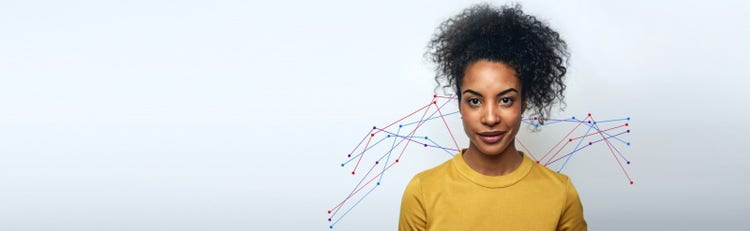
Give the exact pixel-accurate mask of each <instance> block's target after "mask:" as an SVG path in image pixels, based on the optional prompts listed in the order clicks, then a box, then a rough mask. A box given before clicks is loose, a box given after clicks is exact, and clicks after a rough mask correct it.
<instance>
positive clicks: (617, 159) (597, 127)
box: [591, 118, 633, 182]
mask: <svg viewBox="0 0 750 231" xmlns="http://www.w3.org/2000/svg"><path fill="white" fill-rule="evenodd" d="M591 120H594V118H591ZM594 126H596V129H597V130H599V125H597V124H594ZM599 135H600V136H602V139H603V140H604V142H606V143H607V147H608V148H609V152H611V153H612V157H614V158H615V160H616V161H617V164H618V165H620V169H622V173H624V174H625V177H627V178H628V181H629V182H633V179H630V175H628V172H627V171H625V167H623V166H622V163H621V162H620V159H619V158H617V155H615V151H614V150H612V144H610V143H609V140H608V139H607V138H605V137H604V135H602V134H601V133H599Z"/></svg>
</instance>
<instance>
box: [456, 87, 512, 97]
mask: <svg viewBox="0 0 750 231" xmlns="http://www.w3.org/2000/svg"><path fill="white" fill-rule="evenodd" d="M512 91H515V92H516V93H518V90H516V89H515V88H512V87H511V88H508V89H505V90H504V91H501V92H500V93H497V95H498V96H500V95H505V94H508V93H509V92H512ZM466 93H471V94H474V95H478V96H480V97H484V96H482V94H479V92H476V91H474V90H471V89H466V90H464V92H462V93H461V94H466Z"/></svg>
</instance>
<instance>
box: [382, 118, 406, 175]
mask: <svg viewBox="0 0 750 231" xmlns="http://www.w3.org/2000/svg"><path fill="white" fill-rule="evenodd" d="M399 133H401V126H399V127H398V130H396V134H399ZM402 140H403V139H402ZM399 144H401V143H400V142H399ZM394 148H396V139H393V144H391V150H388V157H386V158H385V164H384V165H383V171H382V172H380V179H378V183H377V185H380V182H381V181H382V180H383V175H385V167H386V166H388V162H389V161H390V160H391V153H393V149H394Z"/></svg>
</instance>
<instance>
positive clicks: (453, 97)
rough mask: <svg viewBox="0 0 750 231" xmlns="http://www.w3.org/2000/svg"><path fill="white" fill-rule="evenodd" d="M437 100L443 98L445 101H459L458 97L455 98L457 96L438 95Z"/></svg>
mask: <svg viewBox="0 0 750 231" xmlns="http://www.w3.org/2000/svg"><path fill="white" fill-rule="evenodd" d="M435 98H443V99H457V98H458V97H455V96H442V95H437V96H435Z"/></svg>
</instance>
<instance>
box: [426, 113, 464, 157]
mask: <svg viewBox="0 0 750 231" xmlns="http://www.w3.org/2000/svg"><path fill="white" fill-rule="evenodd" d="M432 104H434V105H435V109H437V112H438V114H440V119H443V124H445V128H446V129H448V134H450V135H451V139H453V144H455V145H456V149H458V150H459V151H460V150H461V147H460V146H458V142H456V138H455V137H453V132H451V128H450V127H448V122H446V121H445V117H444V116H443V113H442V112H440V107H438V105H437V101H432Z"/></svg>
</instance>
